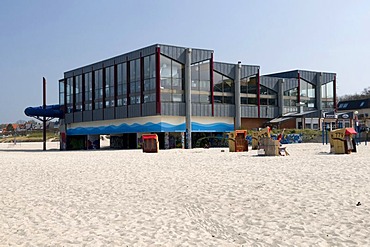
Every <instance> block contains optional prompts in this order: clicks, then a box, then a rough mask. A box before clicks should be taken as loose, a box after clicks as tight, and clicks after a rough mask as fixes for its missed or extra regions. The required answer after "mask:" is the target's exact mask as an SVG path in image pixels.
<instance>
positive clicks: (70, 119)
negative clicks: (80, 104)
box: [64, 113, 73, 124]
mask: <svg viewBox="0 0 370 247" xmlns="http://www.w3.org/2000/svg"><path fill="white" fill-rule="evenodd" d="M64 121H65V123H66V124H69V123H73V113H66V114H65V120H64Z"/></svg>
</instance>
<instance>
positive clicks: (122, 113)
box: [116, 106, 127, 119]
mask: <svg viewBox="0 0 370 247" xmlns="http://www.w3.org/2000/svg"><path fill="white" fill-rule="evenodd" d="M120 118H127V106H118V107H116V119H120Z"/></svg>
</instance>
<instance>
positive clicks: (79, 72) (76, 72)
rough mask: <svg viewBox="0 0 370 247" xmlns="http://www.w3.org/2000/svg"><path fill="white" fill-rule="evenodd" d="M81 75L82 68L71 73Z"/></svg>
mask: <svg viewBox="0 0 370 247" xmlns="http://www.w3.org/2000/svg"><path fill="white" fill-rule="evenodd" d="M81 74H82V68H80V69H76V70H74V71H73V75H81Z"/></svg>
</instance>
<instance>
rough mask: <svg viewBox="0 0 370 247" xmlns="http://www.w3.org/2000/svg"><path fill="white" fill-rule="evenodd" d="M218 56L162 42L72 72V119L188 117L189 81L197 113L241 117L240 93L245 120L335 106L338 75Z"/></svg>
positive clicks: (65, 100)
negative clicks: (272, 68)
mask: <svg viewBox="0 0 370 247" xmlns="http://www.w3.org/2000/svg"><path fill="white" fill-rule="evenodd" d="M213 53H214V52H213V50H207V49H196V48H184V47H177V46H170V45H162V44H156V45H152V46H149V47H145V48H142V49H139V50H136V51H132V52H129V53H126V54H123V55H120V56H116V57H113V58H110V59H106V60H103V61H100V62H97V63H93V64H90V65H86V66H83V67H81V68H77V69H74V70H70V71H67V72H65V73H64V78H63V79H61V80H60V81H59V82H60V87H59V89H60V90H59V95H60V97H59V100H60V105H63V109H64V111H65V113H66V122H81V121H95V120H108V119H118V118H127V117H140V116H151V115H175V116H179V115H180V116H183V115H185V114H186V107H185V103H186V102H185V101H186V97H185V95H186V90H188V89H187V87H186V85H188V84H191V87H190V92H189V94H190V101H191V105H192V115H195V116H234V115H235V107H236V103H237V102H238V101H236V98H235V97H240V104H241V105H240V108H241V112H242V117H250V118H274V117H276V116H279V115H283V114H285V113H287V112H295V111H298V107H297V104H298V103H300V102H301V103H303V104H305V109H306V110H312V109H317V110H325V109H333V108H334V105H335V98H336V97H335V92H336V90H335V88H336V77H335V74H334V73H323V72H312V71H304V70H293V71H289V72H282V73H274V74H269V75H265V76H261V75H260V72H259V71H260V67H259V66H257V65H243V64H240V63H235V64H232V63H224V62H216V61H214V59H213ZM237 89H238V90H237ZM236 92H237V94H236ZM236 95H237V96H236Z"/></svg>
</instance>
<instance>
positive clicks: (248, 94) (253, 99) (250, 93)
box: [240, 75, 258, 105]
mask: <svg viewBox="0 0 370 247" xmlns="http://www.w3.org/2000/svg"><path fill="white" fill-rule="evenodd" d="M257 79H258V78H257V76H255V75H254V76H249V77H245V78H242V79H241V80H240V97H241V98H240V101H241V104H244V105H257V104H258V102H257V93H258V90H257V89H258V82H257Z"/></svg>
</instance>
